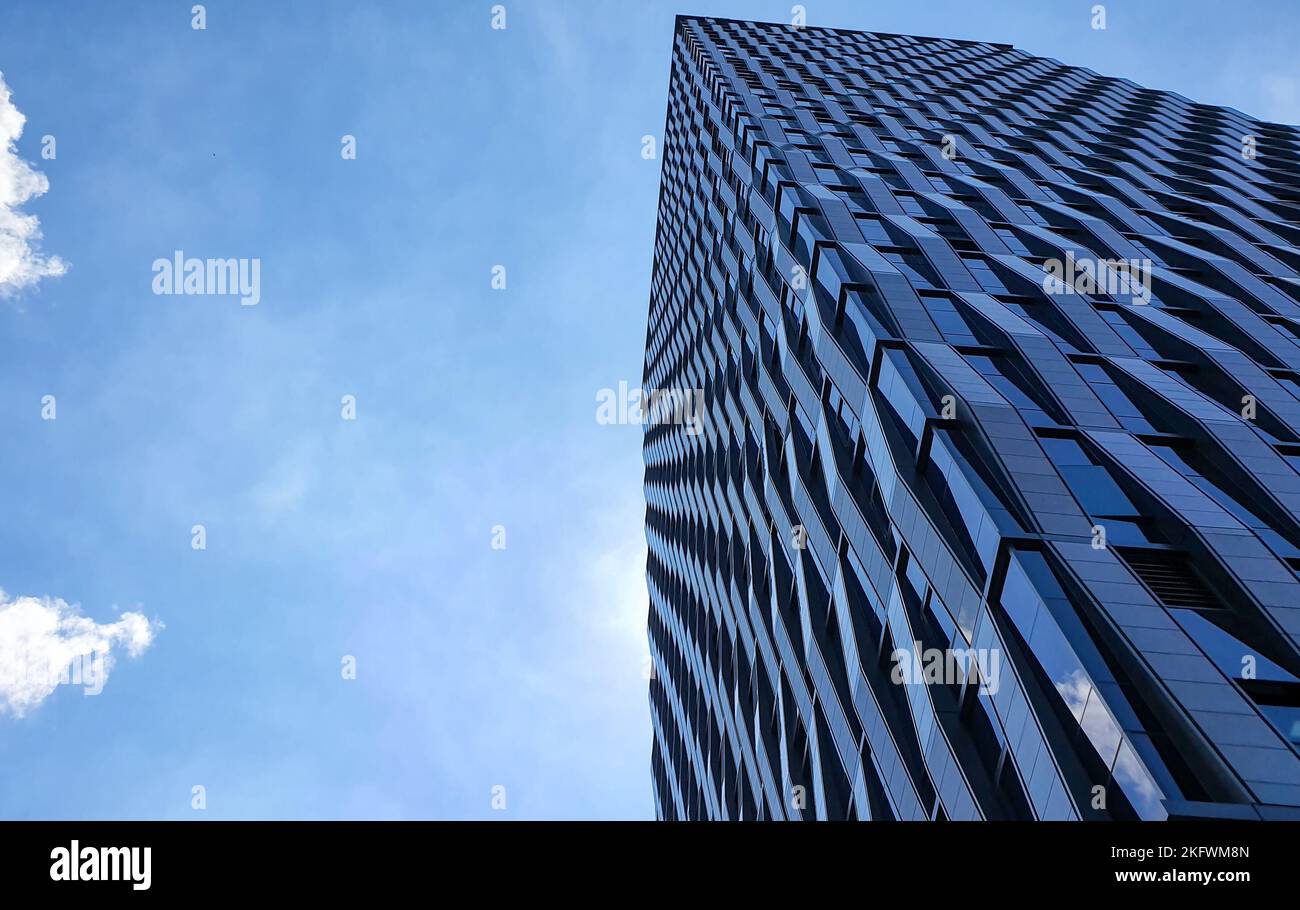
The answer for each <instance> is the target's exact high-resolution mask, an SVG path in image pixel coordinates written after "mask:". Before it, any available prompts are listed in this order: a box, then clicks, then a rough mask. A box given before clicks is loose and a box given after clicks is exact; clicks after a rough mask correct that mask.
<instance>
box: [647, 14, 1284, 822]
mask: <svg viewBox="0 0 1300 910" xmlns="http://www.w3.org/2000/svg"><path fill="white" fill-rule="evenodd" d="M663 155H664V158H663V172H662V177H661V180H662V184H661V191H660V201H659V212H658V231H657V237H656V240H655V249H654V271H653V278H652V288H651V300H650V315H649V326H648V331H647V336H646V359H645V375H644V387H645V389H646V390H654V392H655V393H658V394H659V395H661V396H666V395H676V396H679V397H678V398H665V399H663V400H689V399H687V398H683V397H680V396H684V395H686V394H688V393H690V394H698V395H700V400H701V401H702V402H703V409H702V412H701V413H699V414H697V415H693V418H694V419H692V420H689V421H685V420H680V419H674V415H673V414H660V415H659V417H660V418H661V419H658V420H657V421H656V422H654V423H653V424H652V425H650V426H649V427H648V428H647V431H646V435H645V463H646V472H645V495H646V536H647V539H648V544H649V559H648V565H647V577H648V583H649V589H650V599H651V607H650V619H649V638H650V647H651V655H652V661H653V667H654V672H653V678H652V680H651V682H650V702H651V709H652V715H653V727H654V742H653V746H652V766H653V777H654V784H653V785H654V792H655V799H656V805H657V809H658V814H659V815H660V817H662V818H666V819H683V818H691V819H695V818H701V819H703V818H707V819H793V818H803V819H814V818H816V819H823V818H829V819H837V818H856V819H957V820H963V819H1077V818H1081V819H1109V818H1115V819H1122V818H1143V819H1163V818H1168V817H1224V818H1242V819H1258V818H1300V754H1298V753H1297V743H1300V647H1298V645H1300V579H1298V578H1297V571H1298V570H1300V303H1298V302H1297V301H1300V271H1298V270H1300V249H1297V247H1298V246H1300V168H1297V162H1298V161H1300V130H1297V129H1296V128H1294V127H1289V126H1280V125H1277V124H1271V123H1264V122H1261V121H1259V120H1256V119H1254V118H1252V117H1248V116H1246V115H1244V114H1241V113H1239V112H1237V111H1235V110H1230V109H1226V108H1222V107H1215V106H1210V105H1203V104H1196V103H1193V102H1191V101H1188V100H1187V99H1185V98H1183V97H1181V96H1179V95H1177V94H1173V93H1171V92H1164V91H1153V90H1150V89H1146V88H1143V87H1141V86H1139V85H1135V84H1134V83H1132V82H1130V81H1128V80H1125V79H1115V78H1107V77H1103V76H1099V75H1097V74H1095V73H1093V72H1091V71H1089V70H1086V69H1081V68H1079V67H1073V66H1065V65H1062V64H1061V63H1059V62H1057V61H1054V60H1049V59H1043V58H1038V57H1034V56H1031V55H1029V54H1026V53H1024V52H1023V51H1020V50H1016V49H1014V48H1012V47H1010V46H1008V45H1002V44H986V43H977V42H969V41H953V40H943V39H935V38H918V37H906V36H900V35H886V34H874V33H855V32H845V31H837V30H831V29H821V28H794V27H791V26H780V25H760V24H754V23H746V22H736V21H729V20H717V19H701V18H680V19H679V20H678V22H677V30H676V35H675V39H674V46H673V66H672V77H671V85H670V94H669V103H668V118H667V125H666V127H665V136H664V143H663ZM661 410H662V409H661ZM676 416H677V417H680V414H677V415H676Z"/></svg>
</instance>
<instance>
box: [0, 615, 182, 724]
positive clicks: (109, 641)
mask: <svg viewBox="0 0 1300 910" xmlns="http://www.w3.org/2000/svg"><path fill="white" fill-rule="evenodd" d="M161 629H162V623H160V622H157V621H153V622H151V621H150V620H148V619H146V618H145V617H144V615H143V614H141V613H135V612H130V613H123V614H121V617H120V618H119V619H118V621H117V622H111V623H97V622H95V621H94V620H93V619H91V618H89V617H87V616H83V615H82V614H81V609H80V607H78V606H77V605H76V604H69V603H68V602H67V601H64V600H60V599H59V598H57V597H16V598H14V599H13V600H10V599H9V598H8V596H7V595H6V594H5V593H4V592H3V591H0V715H3V714H4V713H5V712H6V711H8V712H9V713H10V714H13V715H14V716H16V717H22V716H23V715H24V714H26V713H27V712H28V711H30V710H31V709H32V708H35V707H36V706H37V705H39V704H40V703H41V702H43V701H44V700H45V699H46V698H48V697H49V695H50V693H51V692H53V691H54V689H55V688H56V687H57V686H58V685H59V684H60V676H61V675H62V681H63V682H75V683H78V684H80V685H81V686H83V687H84V688H85V690H86V692H87V693H91V694H97V692H98V690H99V689H100V688H102V687H103V684H104V681H105V680H107V678H108V673H109V670H111V669H112V666H113V649H114V648H117V649H118V650H119V651H120V650H121V649H123V648H125V649H126V653H127V654H128V655H129V656H130V657H139V656H140V655H141V654H143V653H144V651H145V649H146V648H148V647H149V645H151V644H152V643H153V640H154V636H155V635H157V634H158V632H159V631H160V630H161Z"/></svg>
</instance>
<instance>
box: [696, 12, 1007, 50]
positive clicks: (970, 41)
mask: <svg viewBox="0 0 1300 910" xmlns="http://www.w3.org/2000/svg"><path fill="white" fill-rule="evenodd" d="M692 20H694V21H697V22H731V23H736V24H739V25H759V26H767V27H771V28H790V23H788V22H767V21H762V20H758V19H733V18H731V17H729V16H697V15H691V14H689V13H678V14H677V16H676V17H675V20H674V23H673V30H674V31H680V30H681V26H682V23H683V22H689V21H692ZM803 29H815V30H817V31H822V32H836V33H840V34H845V35H879V36H880V37H881V38H916V39H918V40H920V41H951V42H952V43H953V44H960V45H964V46H979V47H992V48H997V49H998V50H1001V51H1011V50H1015V45H1014V44H1005V43H1002V42H999V41H977V40H975V39H974V38H943V37H938V36H935V35H908V34H904V33H902V32H873V31H870V30H868V29H861V28H834V27H832V26H829V25H804V26H801V27H800V30H801V31H802V30H803Z"/></svg>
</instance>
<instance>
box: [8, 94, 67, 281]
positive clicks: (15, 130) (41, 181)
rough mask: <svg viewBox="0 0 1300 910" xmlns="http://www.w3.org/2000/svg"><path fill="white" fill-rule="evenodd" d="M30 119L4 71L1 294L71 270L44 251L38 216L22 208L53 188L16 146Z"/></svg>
mask: <svg viewBox="0 0 1300 910" xmlns="http://www.w3.org/2000/svg"><path fill="white" fill-rule="evenodd" d="M26 122H27V118H26V117H24V116H23V115H22V112H21V111H19V110H18V108H16V107H14V104H13V102H12V101H10V100H9V86H7V85H5V81H4V74H3V73H0V297H7V296H10V295H12V294H15V293H17V292H18V291H21V290H23V289H24V288H27V287H30V286H31V285H33V284H35V283H36V282H38V281H40V280H41V279H42V278H47V277H52V276H58V275H62V274H64V273H65V272H67V270H68V266H67V264H66V263H65V262H64V261H63V260H62V259H60V258H59V257H58V256H48V257H47V256H45V255H44V254H43V253H42V252H41V251H40V248H39V241H40V239H41V228H40V224H39V223H38V222H37V220H36V216H35V215H29V214H26V213H24V212H20V211H18V209H19V207H20V206H21V205H22V204H23V203H25V202H27V200H29V199H34V198H35V197H37V196H40V195H42V194H44V193H45V191H46V190H48V189H49V188H50V181H49V180H47V179H46V177H45V175H44V174H41V173H39V172H37V171H35V170H33V169H32V167H31V165H29V164H28V163H27V162H26V161H24V160H23V159H21V158H19V157H18V153H17V150H16V149H15V148H14V143H15V142H17V140H18V137H19V136H21V135H22V134H23V124H24V123H26Z"/></svg>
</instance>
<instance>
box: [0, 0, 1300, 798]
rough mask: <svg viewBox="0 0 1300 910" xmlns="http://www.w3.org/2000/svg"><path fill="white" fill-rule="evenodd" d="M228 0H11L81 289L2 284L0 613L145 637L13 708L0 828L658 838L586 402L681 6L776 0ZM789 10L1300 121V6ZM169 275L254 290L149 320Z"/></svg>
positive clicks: (60, 235)
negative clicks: (497, 826)
mask: <svg viewBox="0 0 1300 910" xmlns="http://www.w3.org/2000/svg"><path fill="white" fill-rule="evenodd" d="M205 5H206V12H207V23H206V24H207V28H206V29H205V30H202V31H196V30H194V29H192V28H191V13H190V6H191V2H189V0H185V2H162V0H157V2H141V3H138V4H128V3H113V4H105V3H92V2H71V0H68V2H45V0H8V2H6V3H5V4H4V6H3V9H0V72H3V74H4V81H5V84H7V86H8V88H9V90H10V91H11V92H12V93H13V94H12V103H13V104H14V105H15V106H16V108H17V110H19V111H21V112H22V114H23V115H25V117H26V118H27V122H26V127H25V130H24V132H23V134H22V136H21V138H20V139H19V140H18V141H17V143H16V146H15V148H16V151H17V153H18V154H19V155H20V156H21V157H22V158H23V159H26V160H28V161H29V162H31V163H32V165H33V166H34V167H36V168H38V169H39V170H40V171H41V172H42V173H44V175H45V176H46V177H47V178H48V181H49V188H48V192H46V193H45V194H44V195H42V196H40V197H39V198H36V199H33V200H31V201H30V202H28V203H27V204H26V205H25V206H24V207H23V211H25V212H27V213H30V214H33V215H36V216H37V217H38V218H39V220H40V228H41V231H42V232H43V234H44V237H43V239H42V240H41V241H40V246H41V250H42V251H43V252H44V253H45V254H47V255H57V256H58V257H60V258H61V259H62V260H63V261H65V262H66V263H67V264H68V265H69V269H68V271H67V273H66V274H64V275H62V276H61V277H47V278H44V279H42V280H41V281H39V282H38V283H36V284H35V285H33V286H31V287H28V288H26V289H24V290H22V291H20V292H18V293H17V294H14V295H10V296H9V297H7V298H0V350H3V354H4V356H3V357H0V426H3V428H4V439H5V444H4V445H3V446H0V477H2V478H4V484H5V486H4V490H5V495H4V503H5V511H4V514H5V520H4V521H3V522H0V588H3V589H4V591H5V592H6V593H7V595H8V598H10V600H8V601H6V603H8V604H9V605H10V607H12V605H13V604H14V603H16V602H17V601H16V600H15V599H19V598H22V597H30V598H58V599H61V600H63V601H66V602H67V603H69V604H79V605H80V607H79V610H80V613H81V614H83V615H84V616H85V617H87V618H88V619H89V620H93V621H94V622H95V623H98V624H99V626H100V627H101V628H116V627H115V626H113V625H112V624H114V623H121V622H124V620H123V619H122V617H123V616H128V615H131V614H139V615H140V616H142V617H144V618H145V619H147V620H148V621H150V622H152V623H154V624H155V625H154V635H153V638H152V642H151V644H149V646H148V647H147V648H146V649H144V651H143V653H141V654H140V655H139V656H138V657H136V658H135V659H131V658H130V657H128V656H127V655H126V654H125V652H124V651H123V650H122V647H121V644H120V643H119V645H118V647H117V648H116V650H115V657H116V662H115V664H114V665H113V667H112V671H111V674H110V677H109V679H108V681H107V683H106V685H105V686H104V688H103V691H102V693H100V694H99V695H97V696H95V697H86V696H84V695H83V694H82V691H81V690H80V689H79V688H76V687H73V686H60V687H58V688H57V689H56V690H55V691H53V692H52V693H51V694H50V695H49V696H48V697H47V698H45V699H44V700H43V701H42V702H41V703H40V704H39V705H36V706H35V707H33V708H32V709H31V710H27V711H25V712H24V714H23V716H21V717H18V716H15V714H14V712H13V711H9V712H7V713H6V712H4V711H3V710H0V769H3V784H0V818H82V817H84V818H180V819H190V818H483V819H494V818H646V817H650V816H651V815H652V814H653V806H652V802H651V791H650V784H649V753H650V737H651V733H650V725H649V716H648V710H647V707H646V700H645V682H644V680H643V679H642V667H643V664H642V661H643V656H644V654H645V653H646V650H645V636H644V632H643V626H644V618H645V609H646V604H645V592H644V582H643V580H642V575H643V571H644V538H643V534H642V527H641V519H642V501H641V461H640V457H641V453H640V442H641V437H640V429H639V428H638V427H636V426H606V425H601V424H599V423H597V422H596V420H595V409H596V395H597V393H598V391H599V390H600V389H602V388H616V387H617V386H618V383H619V382H620V381H626V382H628V383H629V384H631V385H632V386H635V385H637V384H638V383H639V379H640V374H641V357H642V350H643V343H644V338H645V313H646V308H647V297H648V293H649V272H650V257H651V246H652V241H653V229H654V217H655V205H656V194H657V189H658V165H659V162H658V161H657V160H655V161H646V160H644V159H643V158H642V156H641V147H642V146H641V137H642V136H643V135H646V134H653V135H655V136H659V135H660V133H661V131H662V127H663V118H664V110H665V103H666V91H667V83H668V66H669V60H670V49H671V37H672V26H673V16H674V15H675V14H676V13H677V12H690V13H701V14H713V15H725V16H731V17H736V18H753V19H765V20H774V21H778V20H779V21H788V19H789V16H790V7H791V4H789V3H783V2H782V3H770V2H748V3H744V2H716V3H710V2H700V3H693V4H691V5H689V6H686V7H683V6H679V5H676V4H669V3H654V2H646V3H637V4H632V3H626V2H609V3H604V2H596V0H571V2H570V0H531V2H528V0H513V2H509V0H507V2H506V3H505V6H506V8H507V20H506V22H507V28H506V29H505V30H493V29H491V28H490V18H491V13H490V7H491V6H492V4H491V3H488V2H477V0H475V2H434V0H421V2H410V3H402V2H391V3H385V4H382V9H371V8H367V7H363V5H362V4H355V3H350V2H328V0H313V2H288V0H285V2H276V3H265V2H251V0H249V2H234V0H213V2H209V3H207V4H205ZM804 6H805V7H806V9H807V19H808V23H809V24H810V25H828V26H836V27H844V28H861V29H872V30H877V31H888V32H903V33H913V34H925V35H942V36H948V37H958V38H976V39H985V40H995V41H1004V42H1011V43H1014V44H1016V45H1017V46H1019V47H1022V48H1024V49H1026V50H1028V51H1030V52H1032V53H1038V54H1043V55H1046V56H1053V57H1057V58H1059V59H1061V60H1063V61H1065V62H1067V63H1072V64H1078V65H1083V66H1088V67H1090V68H1092V69H1095V70H1097V71H1098V72H1101V73H1105V74H1112V75H1119V76H1127V77H1129V78H1132V79H1134V80H1136V81H1138V82H1141V83H1144V84H1146V85H1149V86H1151V87H1155V88H1164V89H1172V90H1175V91H1178V92H1180V93H1182V94H1184V95H1187V96H1188V97H1190V98H1193V99H1195V100H1198V101H1205V102H1212V103H1220V104H1228V105H1231V106H1233V107H1237V108H1239V109H1241V110H1244V111H1246V112H1247V113H1250V114H1254V115H1257V116H1261V117H1265V118H1269V119H1279V120H1286V121H1288V122H1292V123H1294V122H1296V121H1297V120H1300V81H1297V77H1296V70H1295V67H1294V48H1295V47H1297V46H1300V34H1298V33H1300V22H1298V20H1300V17H1297V16H1296V15H1295V14H1294V11H1293V10H1292V9H1290V8H1289V7H1288V4H1285V3H1260V4H1251V5H1250V6H1249V7H1247V8H1241V7H1230V6H1229V5H1226V4H1221V3H1209V2H1178V3H1173V2H1149V3H1142V4H1136V3H1118V2H1117V3H1110V4H1107V29H1106V30H1105V31H1094V30H1093V29H1091V28H1090V26H1089V19H1090V8H1091V6H1092V4H1091V3H1086V2H1026V3H979V4H970V3H957V2H951V3H938V2H934V3H918V2H915V0H910V2H901V3H889V2H872V3H863V2H860V0H858V2H832V0H809V2H806V3H805V4H804ZM46 135H50V136H53V137H55V140H56V143H57V146H56V149H57V157H56V158H55V159H53V160H45V159H42V157H41V150H42V137H43V136H46ZM344 135H353V136H355V137H356V143H357V157H356V159H355V160H344V159H343V158H342V157H341V156H340V139H341V137H342V136H344ZM178 249H180V250H184V251H185V252H186V254H187V255H190V256H196V257H219V258H226V257H243V258H249V259H252V258H257V259H259V260H260V261H261V301H260V303H259V304H258V305H257V306H250V307H242V306H240V304H239V301H238V300H237V299H236V298H234V297H223V296H158V295H155V294H153V293H152V291H151V282H152V279H153V272H152V270H151V266H152V263H153V261H154V260H155V259H157V258H160V257H162V258H170V257H171V256H172V254H173V251H174V250H178ZM498 264H500V265H504V266H505V267H506V276H507V281H506V288H505V290H494V289H493V288H492V287H491V284H490V281H491V277H492V275H491V270H492V268H493V266H494V265H498ZM46 395H53V396H55V400H56V402H57V412H56V413H57V417H56V419H54V420H43V419H42V398H43V396H46ZM344 395H354V396H355V398H356V410H357V418H356V419H355V420H351V421H349V420H343V419H342V418H341V404H340V402H341V398H342V396H344ZM195 524H202V525H204V527H205V529H206V533H207V548H206V549H204V550H195V549H193V548H192V546H191V540H192V537H191V529H192V527H193V526H194V525H195ZM497 525H501V526H504V528H505V533H506V546H505V548H504V549H494V548H493V547H492V545H491V543H492V538H493V527H494V526H497ZM31 603H36V602H31ZM40 603H42V604H46V605H47V608H48V609H53V608H50V607H48V604H49V603H51V602H50V601H42V602H40ZM29 606H30V603H29ZM2 609H3V607H0V610H2ZM344 655H352V656H354V657H355V658H356V666H357V677H356V679H355V680H347V679H343V678H342V675H341V673H340V668H341V661H342V659H343V656H344ZM196 785H199V786H202V787H204V788H205V793H206V803H207V808H206V809H204V810H202V811H196V810H195V809H193V808H192V792H193V790H192V788H193V787H194V786H196ZM496 786H504V787H505V795H506V807H505V809H504V810H498V809H494V808H493V806H492V795H493V790H492V788H493V787H496Z"/></svg>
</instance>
